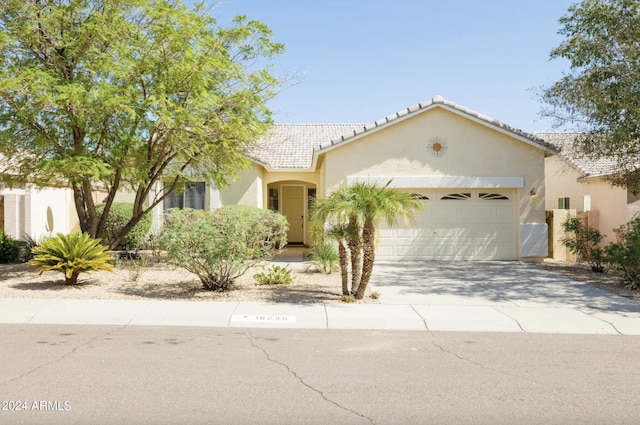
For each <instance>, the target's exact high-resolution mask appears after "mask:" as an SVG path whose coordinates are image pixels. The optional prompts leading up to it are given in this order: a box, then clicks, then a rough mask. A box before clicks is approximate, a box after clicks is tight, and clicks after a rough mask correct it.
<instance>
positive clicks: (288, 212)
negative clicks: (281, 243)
mask: <svg viewBox="0 0 640 425" xmlns="http://www.w3.org/2000/svg"><path fill="white" fill-rule="evenodd" d="M282 214H283V215H284V216H285V217H287V221H289V233H288V234H287V240H288V241H289V242H290V243H304V186H282Z"/></svg>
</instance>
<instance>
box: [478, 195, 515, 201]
mask: <svg viewBox="0 0 640 425" xmlns="http://www.w3.org/2000/svg"><path fill="white" fill-rule="evenodd" d="M478 196H479V197H480V199H484V200H488V201H503V200H506V201H508V200H509V197H508V196H505V195H502V194H500V193H479V194H478Z"/></svg>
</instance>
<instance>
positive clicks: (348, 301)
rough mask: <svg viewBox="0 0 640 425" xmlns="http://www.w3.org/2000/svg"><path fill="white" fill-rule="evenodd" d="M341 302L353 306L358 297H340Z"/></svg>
mask: <svg viewBox="0 0 640 425" xmlns="http://www.w3.org/2000/svg"><path fill="white" fill-rule="evenodd" d="M340 301H342V302H343V303H346V304H351V303H354V302H356V297H355V296H353V295H343V296H341V297H340Z"/></svg>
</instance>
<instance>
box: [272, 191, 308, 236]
mask: <svg viewBox="0 0 640 425" xmlns="http://www.w3.org/2000/svg"><path fill="white" fill-rule="evenodd" d="M267 193H268V198H267V205H268V208H269V209H270V210H273V211H278V212H279V213H281V214H282V215H284V216H285V217H286V218H287V220H288V221H289V232H288V234H287V241H288V243H289V244H290V245H307V244H308V243H309V241H310V235H309V233H310V231H311V226H310V224H309V217H308V213H309V207H310V205H311V203H312V202H313V200H314V199H315V196H316V185H315V184H312V183H308V182H303V181H279V182H274V183H270V184H269V185H268V186H267Z"/></svg>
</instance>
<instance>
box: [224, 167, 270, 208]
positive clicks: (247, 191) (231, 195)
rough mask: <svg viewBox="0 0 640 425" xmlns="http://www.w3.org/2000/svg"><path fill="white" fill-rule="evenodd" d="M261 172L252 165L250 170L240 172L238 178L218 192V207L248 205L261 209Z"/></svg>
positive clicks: (262, 200) (262, 201) (259, 168)
mask: <svg viewBox="0 0 640 425" xmlns="http://www.w3.org/2000/svg"><path fill="white" fill-rule="evenodd" d="M262 175H263V172H262V170H261V167H259V166H257V165H254V166H253V167H252V168H251V169H249V170H246V171H242V172H240V174H239V178H238V179H237V180H236V181H233V182H231V183H230V184H229V187H227V188H226V189H224V190H221V191H220V205H221V206H226V205H237V204H240V205H250V206H253V207H260V208H262V207H263V203H264V196H263V192H262V190H263V185H262Z"/></svg>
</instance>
